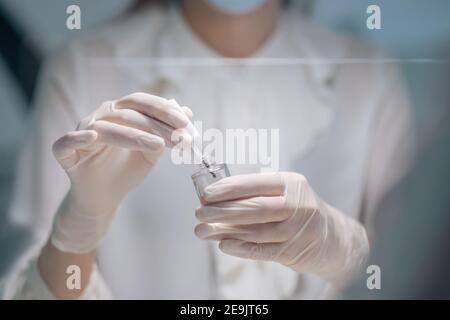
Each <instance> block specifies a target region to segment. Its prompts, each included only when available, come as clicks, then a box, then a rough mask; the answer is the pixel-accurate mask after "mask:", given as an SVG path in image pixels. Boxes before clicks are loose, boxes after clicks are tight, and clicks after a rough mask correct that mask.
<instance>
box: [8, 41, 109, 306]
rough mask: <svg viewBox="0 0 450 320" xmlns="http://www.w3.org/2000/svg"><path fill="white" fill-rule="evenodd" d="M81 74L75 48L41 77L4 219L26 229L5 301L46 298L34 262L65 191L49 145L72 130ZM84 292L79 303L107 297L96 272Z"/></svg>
mask: <svg viewBox="0 0 450 320" xmlns="http://www.w3.org/2000/svg"><path fill="white" fill-rule="evenodd" d="M82 74H83V64H82V54H81V52H80V49H79V48H77V46H76V45H71V46H69V47H67V48H66V49H64V50H62V51H61V52H59V53H58V54H57V55H55V56H53V57H52V58H51V59H49V62H48V63H47V64H46V66H45V67H44V69H43V71H42V72H41V76H40V78H39V81H38V86H37V89H36V95H35V98H34V103H33V106H34V107H33V114H32V116H31V119H30V125H29V127H28V129H27V132H26V133H25V141H24V143H23V145H24V148H23V150H22V152H21V155H20V159H19V164H18V168H17V173H16V180H15V186H14V195H13V200H12V204H11V207H10V211H9V215H8V220H9V221H8V223H9V224H10V225H11V226H14V227H16V228H20V229H21V230H26V232H27V234H28V238H29V239H30V241H28V242H29V243H30V245H29V246H28V248H26V250H25V252H22V253H21V254H20V256H19V257H18V258H17V260H16V262H15V264H14V266H13V268H12V270H14V271H13V272H11V274H9V276H8V278H7V282H6V285H5V290H4V295H5V298H13V297H16V298H29V299H46V298H50V297H51V293H50V292H49V291H48V289H47V288H46V286H45V283H44V282H43V281H42V279H41V278H40V275H39V273H38V271H37V269H36V265H35V260H36V258H37V256H38V255H39V253H40V251H41V249H42V247H43V246H44V244H45V243H46V241H47V239H48V237H49V234H50V231H51V228H52V224H53V218H54V215H55V213H56V211H57V209H58V206H59V204H60V203H61V201H62V199H63V198H64V196H65V194H66V193H67V191H68V189H69V186H70V182H69V179H68V177H67V176H66V174H65V172H64V170H62V168H61V167H60V166H59V164H58V163H57V161H56V160H55V158H54V157H53V154H52V144H53V142H54V141H56V140H57V139H58V138H59V137H61V136H62V135H63V134H65V133H66V132H68V131H71V130H74V129H75V128H76V124H77V123H78V121H79V119H80V116H81V115H80V114H79V113H80V110H81V109H80V108H82V107H83V98H82V97H83V90H84V88H83V81H82ZM88 287H89V290H86V292H85V294H84V295H83V297H84V298H87V299H89V298H102V297H105V298H108V297H110V294H109V291H108V290H107V287H106V285H104V283H103V281H101V277H100V275H99V274H98V270H97V269H95V271H94V273H93V276H92V277H91V283H90V284H89V286H88ZM99 287H102V289H101V290H100V289H99ZM89 292H90V293H91V297H89V294H90V293H89ZM93 293H95V294H93ZM92 294H93V295H92Z"/></svg>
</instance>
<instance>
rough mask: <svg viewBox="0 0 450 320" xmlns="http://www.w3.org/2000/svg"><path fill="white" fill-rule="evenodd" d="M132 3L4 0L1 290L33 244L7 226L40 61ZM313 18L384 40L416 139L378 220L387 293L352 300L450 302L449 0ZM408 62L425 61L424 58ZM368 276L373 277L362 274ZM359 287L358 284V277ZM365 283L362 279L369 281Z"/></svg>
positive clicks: (353, 4) (331, 4) (409, 1)
mask: <svg viewBox="0 0 450 320" xmlns="http://www.w3.org/2000/svg"><path fill="white" fill-rule="evenodd" d="M71 4H77V5H79V6H80V7H81V10H82V30H81V31H78V30H77V31H70V30H68V29H67V28H66V18H67V15H66V8H67V6H69V5H71ZM134 4H135V1H133V0H95V1H92V0H78V1H76V0H38V1H36V0H0V35H1V41H0V159H1V160H0V290H1V285H2V283H3V281H2V280H3V279H4V275H5V274H7V272H8V270H9V268H10V267H11V265H12V264H13V263H14V261H15V259H16V257H17V255H18V254H19V253H20V251H21V250H22V248H24V247H25V246H26V245H27V237H26V232H25V231H24V230H21V229H20V228H18V227H14V226H11V225H8V224H7V220H6V214H7V210H8V206H9V203H10V199H11V193H12V188H13V181H14V169H15V164H16V162H17V156H18V152H19V151H20V147H21V145H22V143H21V139H22V136H23V132H24V131H25V130H26V128H27V117H28V115H29V113H30V111H31V106H30V100H31V99H32V96H33V92H34V87H35V80H36V76H37V74H38V71H39V68H40V66H41V63H42V62H43V61H44V60H45V58H46V57H47V56H48V55H49V54H50V53H51V52H53V51H54V50H56V49H57V48H58V47H59V46H61V45H63V44H64V43H65V42H67V41H69V40H70V39H72V38H73V37H78V36H80V34H81V33H84V32H87V31H89V30H90V29H91V28H94V27H95V26H96V25H99V24H102V23H103V22H105V21H107V20H109V19H111V18H113V17H115V16H118V15H120V14H123V13H124V12H126V11H127V10H129V9H130V7H131V6H133V5H134ZM309 4H310V5H311V8H312V10H311V16H312V19H314V20H316V21H318V22H319V23H322V24H324V25H326V26H328V27H329V28H331V29H333V30H336V31H340V32H345V33H348V34H352V35H353V36H355V37H358V38H362V39H364V40H366V41H374V42H377V43H379V44H381V45H382V46H383V47H384V48H386V50H387V51H388V52H389V53H390V54H391V55H392V56H394V57H396V58H398V59H405V61H404V62H403V63H401V68H402V70H403V73H404V76H405V79H406V81H407V84H408V86H409V89H410V93H411V100H412V102H413V107H414V111H415V121H416V127H417V131H418V135H417V136H418V139H419V156H418V161H417V164H416V166H415V168H414V170H413V171H412V173H411V175H410V176H409V177H408V179H407V180H406V181H405V182H404V184H402V185H401V186H399V187H398V188H397V190H396V192H395V194H394V195H392V196H393V197H394V196H395V197H398V196H402V197H404V198H405V199H407V202H406V203H407V206H406V208H402V209H399V208H396V207H393V206H391V205H390V202H389V199H386V201H385V206H384V209H383V215H382V217H383V216H384V217H389V216H390V213H391V212H392V211H398V212H397V214H398V215H400V217H401V219H400V220H399V221H400V222H401V223H397V224H395V226H394V225H393V224H392V221H390V220H389V218H384V220H383V219H382V220H381V221H380V222H379V223H380V225H381V226H384V227H385V228H386V230H390V236H387V237H385V238H384V239H382V240H381V241H380V242H379V243H378V244H377V246H376V248H375V249H374V254H373V256H372V258H371V261H372V263H374V264H377V265H380V267H381V270H382V290H372V291H369V290H367V288H366V287H364V288H362V287H360V286H359V287H358V286H354V287H351V288H350V289H349V291H348V297H352V298H450V275H446V273H448V271H447V270H450V268H449V267H450V263H449V262H450V116H449V114H450V85H449V84H450V2H449V1H448V0H371V1H366V0H339V1H335V0H315V1H310V3H309ZM370 4H376V5H379V6H380V8H381V13H382V15H381V19H382V29H381V30H368V29H367V27H366V19H367V14H366V8H367V7H368V6H369V5H370ZM411 59H425V60H423V61H422V62H420V63H418V62H417V61H413V60H411ZM365 277H367V275H366V276H365ZM359 283H361V282H359ZM364 283H365V282H364Z"/></svg>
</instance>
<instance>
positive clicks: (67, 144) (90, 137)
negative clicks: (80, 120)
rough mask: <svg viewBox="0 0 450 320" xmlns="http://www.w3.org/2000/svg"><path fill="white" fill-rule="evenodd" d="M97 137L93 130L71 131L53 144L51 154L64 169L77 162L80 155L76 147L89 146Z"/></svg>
mask: <svg viewBox="0 0 450 320" xmlns="http://www.w3.org/2000/svg"><path fill="white" fill-rule="evenodd" d="M96 139H97V132H96V131H94V130H81V131H72V132H69V133H67V134H65V135H64V136H62V137H61V138H59V139H58V140H57V141H56V142H55V143H54V144H53V154H54V156H55V158H56V160H57V161H58V162H59V163H60V165H61V166H62V167H63V168H64V169H66V170H67V169H69V168H71V167H72V166H74V165H75V164H77V162H78V160H79V159H80V156H79V154H78V152H77V150H78V149H82V148H87V147H89V146H90V145H91V144H92V143H94V141H95V140H96Z"/></svg>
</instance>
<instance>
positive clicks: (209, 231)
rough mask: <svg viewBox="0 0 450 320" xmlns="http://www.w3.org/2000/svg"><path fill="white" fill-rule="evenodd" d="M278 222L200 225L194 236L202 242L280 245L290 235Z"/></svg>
mask: <svg viewBox="0 0 450 320" xmlns="http://www.w3.org/2000/svg"><path fill="white" fill-rule="evenodd" d="M288 231H289V230H288V229H287V228H286V226H285V225H283V224H281V223H278V222H271V223H261V224H251V225H228V224H222V223H212V224H211V223H201V224H199V225H197V226H196V228H195V234H196V235H197V237H199V238H200V239H202V240H216V241H220V240H224V239H235V240H242V241H248V242H254V243H281V242H285V241H287V240H289V238H290V237H291V236H292V233H290V232H288Z"/></svg>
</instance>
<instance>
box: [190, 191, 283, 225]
mask: <svg viewBox="0 0 450 320" xmlns="http://www.w3.org/2000/svg"><path fill="white" fill-rule="evenodd" d="M290 214H291V212H290V211H289V210H285V198H284V197H282V196H281V197H254V198H248V199H242V200H234V201H224V202H216V203H212V204H209V205H203V206H201V207H199V208H197V210H196V211H195V215H196V217H197V219H199V220H200V221H202V222H209V223H226V224H255V223H266V222H275V221H283V220H286V219H287V218H289V216H290Z"/></svg>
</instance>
